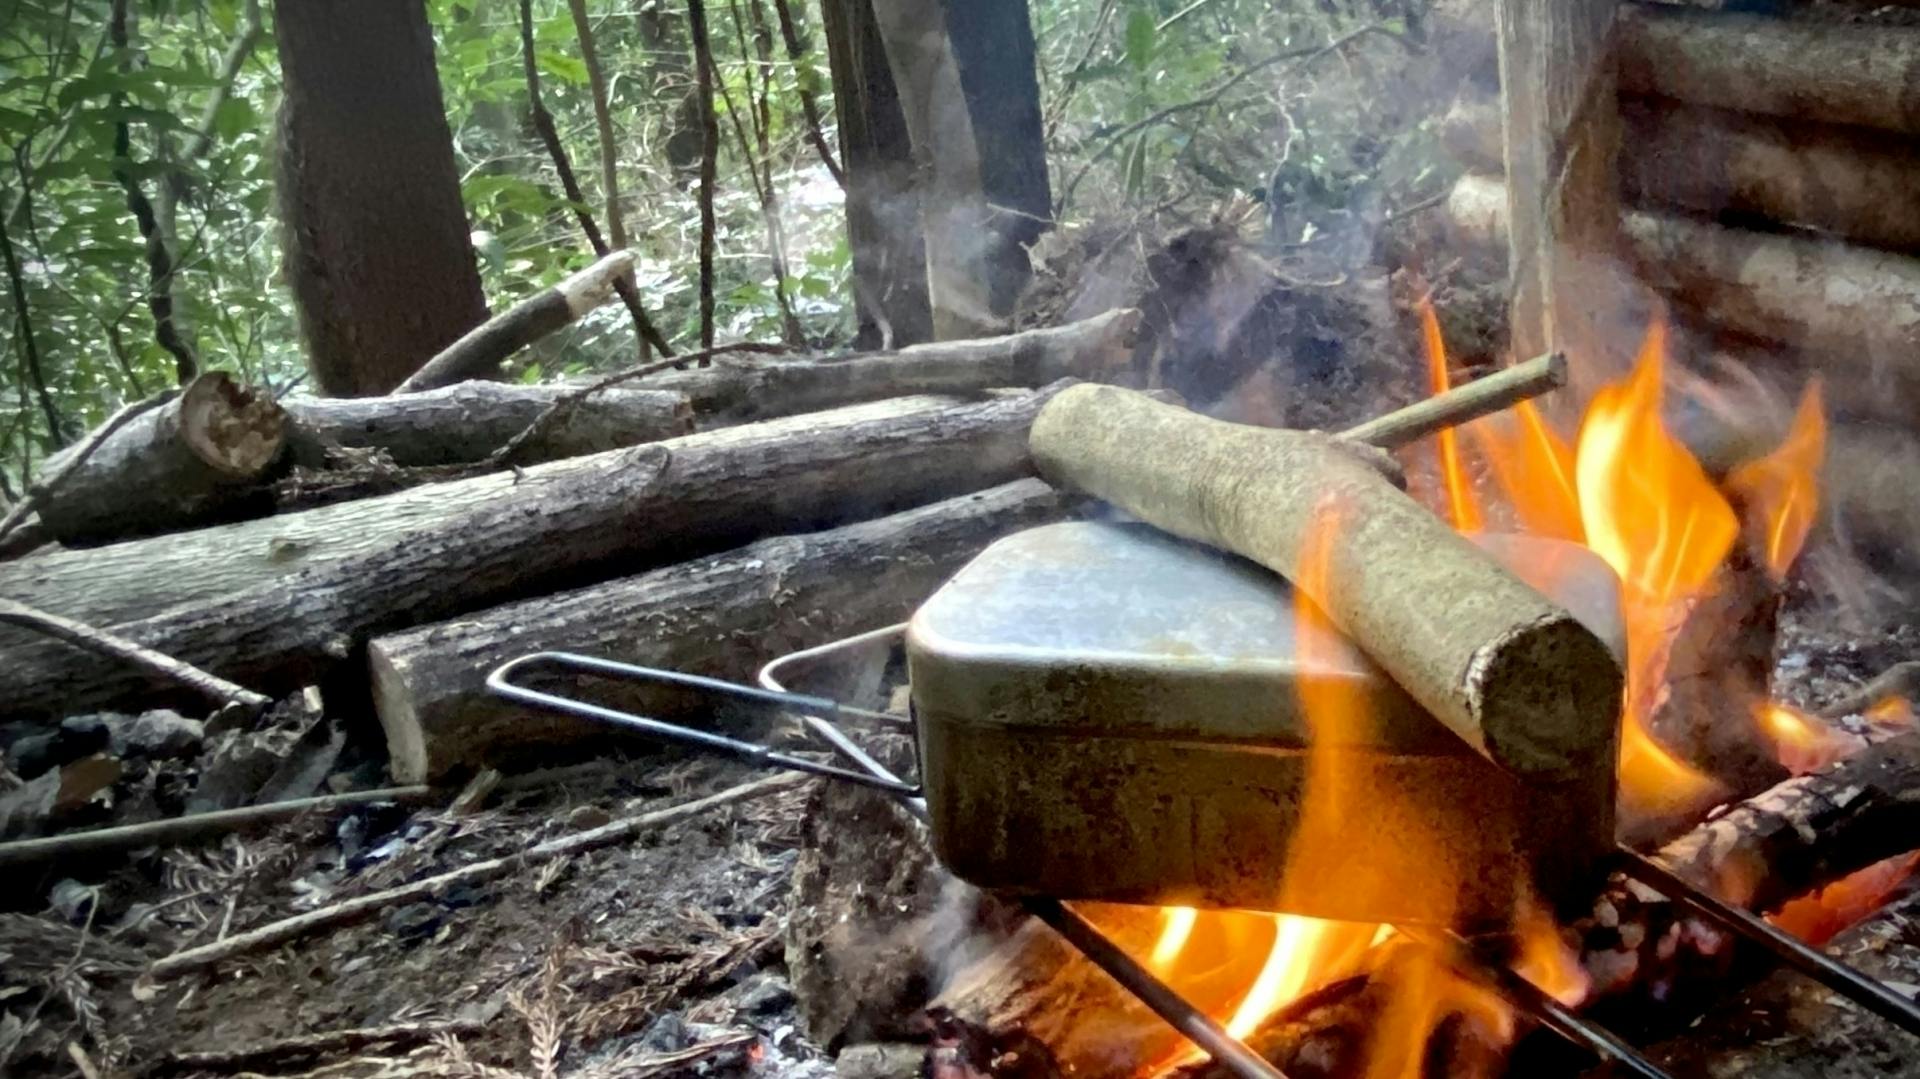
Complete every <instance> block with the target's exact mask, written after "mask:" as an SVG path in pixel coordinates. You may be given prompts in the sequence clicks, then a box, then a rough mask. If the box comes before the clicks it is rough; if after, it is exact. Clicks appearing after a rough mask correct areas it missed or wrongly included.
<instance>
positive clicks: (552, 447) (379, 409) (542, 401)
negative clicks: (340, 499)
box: [284, 382, 693, 467]
mask: <svg viewBox="0 0 1920 1079" xmlns="http://www.w3.org/2000/svg"><path fill="white" fill-rule="evenodd" d="M571 392H573V387H570V386H511V385H505V384H502V383H497V382H466V383H461V384H459V385H454V386H448V387H446V388H444V389H438V390H427V391H424V392H421V393H410V394H407V395H405V396H398V395H396V396H391V397H348V398H319V399H310V400H300V401H288V402H285V403H284V404H285V407H286V410H287V413H288V415H290V416H291V417H292V419H293V431H292V433H291V441H292V442H293V444H294V447H295V450H296V452H302V451H306V452H311V451H308V450H307V446H308V444H309V443H311V442H316V441H317V442H321V443H323V444H324V443H325V442H333V443H337V444H339V445H341V446H346V447H349V448H366V449H376V448H377V449H382V450H385V451H386V452H387V456H388V457H390V458H391V459H392V460H393V463H394V464H396V465H400V466H402V467H412V466H418V465H453V464H466V463H469V462H473V461H484V460H486V459H487V456H488V455H489V454H491V453H493V451H495V450H497V449H499V448H500V447H502V446H504V445H506V444H507V443H508V442H510V441H512V439H513V437H514V436H515V435H517V434H519V433H520V432H522V431H524V430H526V429H527V427H528V425H530V424H531V423H533V421H534V420H535V419H536V418H538V417H539V416H540V414H541V413H543V412H545V411H546V410H547V408H548V407H550V406H551V405H552V404H553V403H554V402H555V401H558V400H560V399H561V398H563V397H566V396H567V395H568V394H569V393H571ZM692 431H693V406H692V405H691V404H689V403H688V401H687V398H686V396H685V395H684V394H680V393H675V392H673V391H670V390H637V389H610V390H604V391H602V392H600V393H596V394H594V395H593V396H591V397H588V398H587V399H586V400H584V401H582V402H580V404H579V405H578V406H576V407H575V408H573V409H571V410H570V411H569V412H568V414H567V416H566V418H565V420H564V421H563V422H561V423H559V424H557V425H555V426H554V427H553V428H552V429H551V430H548V431H547V432H545V433H544V435H543V437H541V438H539V439H537V440H535V441H533V442H531V443H529V444H528V445H527V446H525V447H524V448H523V449H522V450H521V451H520V453H519V454H518V455H517V456H516V458H515V460H516V461H517V462H521V463H531V462H536V461H551V460H556V459H558V458H562V457H579V456H584V455H586V454H590V453H600V452H603V451H605V450H612V449H619V448H621V447H623V446H637V445H639V444H641V443H643V442H657V441H659V440H661V439H663V438H674V437H677V436H679V435H685V434H691V433H692Z"/></svg>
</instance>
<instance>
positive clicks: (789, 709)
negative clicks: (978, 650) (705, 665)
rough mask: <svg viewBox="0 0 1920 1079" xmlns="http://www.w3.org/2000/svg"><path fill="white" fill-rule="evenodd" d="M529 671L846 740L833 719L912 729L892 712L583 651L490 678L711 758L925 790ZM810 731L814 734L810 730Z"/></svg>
mask: <svg viewBox="0 0 1920 1079" xmlns="http://www.w3.org/2000/svg"><path fill="white" fill-rule="evenodd" d="M529 671H547V672H550V673H551V672H565V673H573V674H587V675H592V676H594V677H597V678H607V679H612V680H614V681H619V682H630V683H640V684H644V685H662V686H672V687H675V688H677V689H683V690H689V691H692V692H693V693H695V694H698V695H700V696H702V697H705V698H709V699H711V700H713V701H716V702H725V703H728V704H732V705H737V706H745V707H748V708H753V709H756V710H759V711H765V712H772V713H776V714H785V713H791V714H797V715H803V716H807V717H813V718H816V719H818V720H820V721H821V723H822V724H823V725H825V726H827V727H828V728H830V729H832V730H833V731H834V732H835V733H836V734H838V735H839V736H840V737H841V738H843V739H844V738H846V735H845V733H844V732H842V731H840V730H839V728H838V727H837V726H834V723H833V721H835V720H845V719H857V720H862V721H865V722H869V723H875V724H882V725H885V726H889V727H893V728H895V729H899V728H910V727H911V725H912V724H911V721H910V720H905V719H902V718H901V717H899V716H896V715H892V714H889V713H887V712H876V711H873V710H871V709H867V708H855V707H853V706H851V705H845V704H841V703H840V702H839V701H836V700H833V699H831V698H829V697H815V696H810V695H808V694H804V693H788V692H785V691H778V690H771V689H761V688H759V687H758V686H747V685H741V684H739V683H737V682H728V681H724V680H722V679H719V678H707V677H704V676H702V675H697V674H684V673H682V672H680V671H668V670H661V669H660V668H658V667H641V666H638V665H636V664H632V663H620V662H617V661H615V660H610V659H601V658H599V657H597V656H585V655H580V654H579V653H576V652H532V653H529V654H527V655H524V656H520V657H518V658H516V659H510V660H508V661H507V662H505V663H502V664H501V665H500V666H498V667H496V668H494V669H493V671H492V672H491V673H489V674H488V675H487V689H488V690H489V691H491V692H492V693H494V694H495V695H497V696H501V697H505V698H506V699H508V700H510V701H515V702H517V703H519V704H524V705H527V706H529V707H532V708H538V709H541V710H543V711H548V712H555V713H558V714H560V715H565V716H572V717H574V718H576V719H584V720H588V721H591V722H595V723H604V724H607V725H609V726H613V727H618V728H620V729H622V730H627V731H633V732H635V733H637V734H642V735H646V736H647V737H649V738H657V739H659V740H661V741H664V742H672V743H675V744H677V745H683V746H688V747H690V748H693V749H698V750H702V751H704V752H707V753H715V754H718V755H720V756H723V757H732V758H734V759H735V760H741V761H745V762H747V763H748V764H754V765H759V766H760V767H762V768H777V769H784V770H787V771H792V772H805V773H807V774H808V775H816V776H825V777H827V778H829V779H838V780H844V781H846V782H848V783H857V784H859V785H861V786H864V787H873V788H875V789H877V790H882V791H886V792H887V793H888V794H892V795H894V796H895V797H898V798H903V799H913V798H917V797H918V796H919V794H920V787H919V786H918V785H917V784H913V783H907V782H904V781H902V780H900V779H897V778H892V777H890V776H889V777H882V776H878V775H875V774H873V773H872V772H870V771H866V770H861V771H854V770H853V769H849V768H838V767H835V766H833V765H831V764H823V763H821V762H819V761H814V760H809V759H807V758H805V757H797V756H794V755H793V754H791V753H782V752H780V751H779V750H776V749H773V748H772V747H770V746H765V745H762V744H760V743H758V742H749V741H746V740H744V739H740V738H729V737H727V736H726V735H724V734H715V733H713V732H712V731H703V730H699V729H696V728H694V727H689V726H686V725H684V724H680V723H669V722H668V721H666V720H664V719H655V718H653V717H651V716H641V715H635V714H633V713H632V712H623V711H621V710H619V709H617V708H608V707H606V706H604V705H598V704H593V703H591V702H589V701H582V700H577V699H575V698H573V697H567V696H562V695H561V694H558V693H549V692H546V691H544V690H538V689H533V688H530V687H528V686H525V685H521V684H519V683H517V682H515V681H514V679H515V678H516V677H518V676H520V675H522V674H524V673H527V672H529ZM809 729H813V728H812V725H811V724H809Z"/></svg>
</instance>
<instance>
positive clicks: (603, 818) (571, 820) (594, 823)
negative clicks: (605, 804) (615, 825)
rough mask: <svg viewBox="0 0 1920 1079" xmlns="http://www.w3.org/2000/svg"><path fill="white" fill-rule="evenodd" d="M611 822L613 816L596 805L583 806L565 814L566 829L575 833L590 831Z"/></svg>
mask: <svg viewBox="0 0 1920 1079" xmlns="http://www.w3.org/2000/svg"><path fill="white" fill-rule="evenodd" d="M612 822H613V814H611V813H608V812H607V811H606V810H605V809H603V808H601V807H600V806H596V805H584V806H581V807H580V808H578V809H576V810H574V811H573V812H572V813H569V814H567V828H568V830H570V831H575V832H585V831H590V830H592V829H594V828H600V827H604V826H605V825H608V824H611V823H612Z"/></svg>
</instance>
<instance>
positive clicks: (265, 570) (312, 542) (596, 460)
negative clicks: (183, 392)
mask: <svg viewBox="0 0 1920 1079" xmlns="http://www.w3.org/2000/svg"><path fill="white" fill-rule="evenodd" d="M952 403H953V402H952V401H951V400H950V399H938V400H936V399H933V398H915V399H911V400H905V401H902V402H900V403H898V404H890V403H884V402H883V403H878V404H872V405H865V406H857V407H854V408H849V409H845V410H840V411H834V412H827V413H821V414H819V415H815V416H806V417H796V418H792V419H786V420H782V421H779V422H778V423H777V424H766V425H762V427H761V428H760V430H759V433H758V435H755V434H753V433H747V434H742V433H741V432H737V431H721V432H711V433H701V434H695V435H689V436H684V437H683V438H681V439H676V440H674V441H672V442H669V443H663V445H666V446H668V447H669V448H671V449H672V450H673V451H674V452H676V453H693V454H696V455H697V454H702V453H705V452H706V451H707V449H708V448H710V447H711V448H722V447H728V446H733V445H736V444H738V443H739V442H740V440H741V439H742V438H749V439H752V438H757V437H760V436H766V437H772V438H793V439H803V440H804V439H806V438H809V437H815V436H816V435H817V437H819V438H822V439H825V438H829V437H831V436H830V435H829V433H828V432H829V431H831V430H832V429H835V428H836V427H837V426H838V425H841V424H849V423H850V424H861V423H864V422H866V421H868V420H878V419H882V418H884V417H886V416H898V417H899V418H900V419H901V421H902V423H903V424H905V425H907V426H910V425H911V422H912V421H911V419H910V418H911V417H914V416H919V415H922V414H924V413H926V412H927V411H928V410H932V409H938V408H939V407H941V406H942V405H950V404H952ZM613 460H614V457H613V456H611V455H607V454H602V455H595V456H591V457H584V458H575V459H569V460H562V461H555V462H550V463H548V464H544V465H535V466H533V467H531V468H527V469H525V470H523V471H520V472H518V473H511V472H498V473H492V474H489V475H484V476H476V477H473V478H470V479H464V480H457V481H453V482H447V483H435V484H428V485H425V486H422V487H416V488H412V489H410V490H406V491H401V492H398V493H395V494H390V495H385V496H381V497H378V498H368V499H363V500H360V501H356V502H352V503H347V504H337V505H328V506H322V507H319V508H316V509H310V510H304V511H301V512H297V513H283V514H279V515H277V516H274V517H267V518H261V519H256V520H251V521H242V522H238V523H235V524H230V525H223V526H220V527H217V528H204V529H199V530H196V531H193V532H182V533H177V534H174V535H171V536H166V537H158V538H153V539H143V540H134V541H129V542H124V543H117V544H112V545H110V546H106V547H98V548H93V549H91V550H86V551H64V550H63V551H50V552H43V553H41V554H39V555H36V556H35V557H33V558H30V559H22V560H19V561H13V562H4V563H0V595H5V596H8V597H10V598H13V599H16V600H18V601H20V602H22V603H26V604H29V605H31V606H34V607H38V608H39V609H41V610H45V611H50V612H52V613H55V614H61V615H65V616H66V617H68V618H73V619H75V620H78V621H82V622H86V623H88V624H90V625H95V626H100V627H102V628H106V627H110V626H113V625H116V624H119V623H124V622H132V621H136V620H139V619H142V618H148V617H151V616H153V615H157V614H159V613H161V612H163V611H166V610H167V609H169V608H172V607H176V606H181V605H188V606H194V605H206V604H211V603H214V602H217V601H219V600H220V599H221V598H222V597H230V596H233V595H236V594H238V593H241V592H244V591H246V590H248V589H250V588H254V587H257V586H261V585H265V584H267V583H268V582H271V581H275V580H280V579H284V578H287V577H292V576H294V575H296V574H299V573H303V572H307V571H309V570H320V569H322V568H324V567H327V566H331V565H333V564H336V563H338V562H341V561H344V560H347V559H353V558H358V557H362V556H365V555H368V554H371V553H373V552H375V551H379V550H382V549H384V548H386V547H387V546H389V545H390V544H392V543H393V541H394V540H395V539H396V538H397V537H400V536H402V535H404V534H406V533H408V532H410V531H414V530H427V531H433V530H442V529H445V528H446V527H447V526H448V523H449V522H451V521H453V520H454V519H455V518H457V517H459V516H460V515H462V514H465V513H468V512H471V511H473V510H476V509H479V508H481V507H484V506H487V505H490V504H492V503H493V502H494V501H496V500H497V499H500V498H502V497H504V496H507V495H509V494H511V495H513V496H514V497H521V498H528V499H535V498H537V497H538V495H539V492H541V491H543V490H546V489H547V488H549V487H551V486H553V485H555V484H561V483H565V482H569V481H570V479H571V478H572V477H574V476H575V475H576V474H577V473H582V472H586V473H591V472H595V471H599V470H604V469H606V468H608V467H609V463H610V462H611V461H613ZM852 464H853V462H848V466H849V467H851V465H852ZM1000 478H1002V479H1011V478H1013V476H1011V475H1008V476H1003V477H1000ZM993 482H995V480H994V479H993V478H990V477H983V478H981V479H980V481H979V482H977V483H963V484H960V485H959V486H957V487H953V488H948V490H949V491H950V492H951V491H957V490H963V489H968V488H971V487H980V486H986V485H989V484H991V483H993ZM929 497H934V496H933V495H931V494H930V495H929ZM744 538H746V539H752V538H754V536H752V535H748V536H745V537H744ZM28 639H29V638H28V637H27V636H26V635H25V634H22V633H18V632H16V631H12V630H6V629H0V656H5V655H7V654H8V652H9V650H10V649H11V648H13V647H15V646H17V645H18V644H20V643H21V642H23V641H26V640H28ZM3 710H4V709H0V711H3Z"/></svg>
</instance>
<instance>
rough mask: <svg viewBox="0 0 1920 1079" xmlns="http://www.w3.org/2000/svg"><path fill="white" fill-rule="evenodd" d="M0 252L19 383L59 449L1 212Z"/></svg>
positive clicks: (60, 439)
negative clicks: (15, 330) (16, 335)
mask: <svg viewBox="0 0 1920 1079" xmlns="http://www.w3.org/2000/svg"><path fill="white" fill-rule="evenodd" d="M16 205H18V204H17V203H16ZM0 256H4V257H5V259H6V264H7V284H8V286H9V287H10V288H11V289H12V291H13V315H14V321H15V322H16V323H18V324H19V326H20V368H21V379H20V384H21V385H22V386H26V385H28V384H31V385H32V386H33V392H34V395H35V396H36V397H38V398H39V401H40V412H41V414H42V415H43V416H45V417H46V420H47V442H48V445H51V446H53V447H54V448H56V449H58V448H59V447H61V446H64V445H66V444H67V436H66V432H65V431H63V430H62V429H61V422H60V410H59V409H56V408H54V407H53V395H52V394H50V393H48V392H47V372H46V369H45V368H44V367H42V366H41V365H40V345H39V342H38V341H36V340H35V339H34V336H33V313H32V312H31V311H30V310H29V309H28V307H27V280H26V277H25V276H24V275H23V274H21V272H20V259H19V258H18V257H17V256H16V255H15V254H14V251H13V237H12V236H10V235H8V233H7V223H6V218H5V216H4V215H0ZM3 534H4V533H0V535H3Z"/></svg>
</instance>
